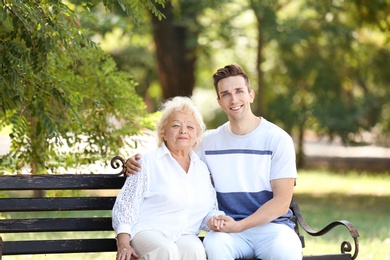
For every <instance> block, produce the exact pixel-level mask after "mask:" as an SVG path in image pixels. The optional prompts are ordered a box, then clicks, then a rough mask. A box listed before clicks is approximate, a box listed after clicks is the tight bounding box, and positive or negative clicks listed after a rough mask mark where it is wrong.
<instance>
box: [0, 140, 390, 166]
mask: <svg viewBox="0 0 390 260" xmlns="http://www.w3.org/2000/svg"><path fill="white" fill-rule="evenodd" d="M143 142H144V143H145V144H147V146H148V147H149V148H150V147H151V146H154V140H153V138H149V139H148V138H144V139H143ZM151 143H152V145H151ZM10 145H11V141H10V138H9V137H8V136H7V135H4V134H0V155H4V154H6V153H8V152H9V150H10ZM145 150H146V149H142V148H141V150H138V151H140V152H143V151H145ZM304 151H305V155H306V158H307V161H308V163H309V165H312V166H313V167H315V166H316V165H329V164H332V163H333V162H339V163H340V162H341V165H345V164H355V165H356V163H357V162H358V163H360V164H363V167H364V165H367V164H370V165H371V166H376V167H379V168H380V169H381V170H387V171H390V147H379V146H374V145H366V146H349V147H345V146H343V145H342V144H341V142H339V141H333V142H332V143H329V142H328V141H327V140H325V139H318V138H315V137H310V136H309V137H308V138H307V139H306V140H305V143H304ZM330 160H331V161H332V162H330ZM106 170H109V169H105V170H104V171H106Z"/></svg>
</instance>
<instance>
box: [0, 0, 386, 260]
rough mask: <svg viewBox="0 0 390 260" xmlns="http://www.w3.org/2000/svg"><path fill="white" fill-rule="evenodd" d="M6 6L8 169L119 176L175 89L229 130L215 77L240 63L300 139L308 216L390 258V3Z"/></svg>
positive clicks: (2, 99)
mask: <svg viewBox="0 0 390 260" xmlns="http://www.w3.org/2000/svg"><path fill="white" fill-rule="evenodd" d="M0 6H1V12H0V23H1V26H0V71H1V72H0V73H1V74H0V91H1V96H0V174H19V173H28V174H39V173H50V174H56V173H101V172H106V171H107V172H112V169H111V168H110V166H109V162H110V159H111V158H112V157H113V156H115V155H121V156H123V157H124V158H127V157H128V156H130V155H133V154H134V153H135V152H142V151H145V150H147V149H150V148H152V147H155V145H156V143H155V141H154V134H153V130H154V124H155V122H156V120H157V119H158V116H159V114H158V113H156V111H157V110H158V109H159V105H160V104H161V102H162V101H164V100H166V99H168V98H171V97H173V96H176V95H185V96H191V97H192V98H193V99H194V101H195V103H196V104H197V105H198V106H199V107H200V108H201V111H202V114H203V116H204V119H205V121H206V123H207V127H208V128H209V129H212V128H215V127H218V126H219V125H221V124H222V123H224V122H226V121H227V118H226V116H225V115H224V113H223V112H222V111H221V110H220V108H219V106H218V103H217V101H216V93H215V90H214V87H213V82H212V74H213V73H214V72H215V71H216V70H217V69H218V68H220V67H223V66H225V65H227V64H231V63H238V64H240V65H241V66H242V67H243V68H244V70H245V71H246V73H247V74H248V75H249V78H250V81H251V85H252V88H253V89H254V91H255V93H256V97H255V102H254V103H253V107H252V108H253V111H254V113H255V114H257V115H259V116H263V117H265V118H267V119H268V120H270V121H272V122H274V123H276V124H277V125H279V126H280V127H282V128H283V129H285V130H286V131H287V132H288V133H289V134H290V135H291V136H292V137H293V139H294V142H295V145H296V152H297V166H298V169H299V173H300V180H299V181H298V185H297V189H296V190H297V198H298V199H300V205H301V207H302V208H303V211H304V212H311V213H310V214H313V212H316V214H317V217H316V220H315V221H317V222H310V221H309V224H314V226H318V227H319V226H321V225H323V224H324V223H325V222H328V219H327V218H329V219H333V218H338V217H339V216H340V217H343V218H344V217H345V218H348V219H349V220H351V221H352V222H354V223H357V224H358V230H359V231H361V235H362V237H363V238H362V239H363V240H362V241H363V243H362V248H365V249H364V250H366V251H365V252H363V253H362V258H361V259H389V257H390V256H389V255H390V251H389V248H390V246H389V244H390V236H389V234H390V222H389V220H388V214H389V212H390V193H389V191H390V175H389V169H390V102H389V100H390V16H389V13H390V0H370V1H365V0H327V1H314V0H295V1H288V0H272V1H271V0H262V1H261V0H232V1H227V0H202V1H197V0H172V1H164V0H156V1H149V0H104V1H100V0H89V1H85V0H68V1H31V2H28V1H27V3H26V2H24V3H23V4H21V2H20V1H18V0H3V1H0ZM319 184H321V185H319ZM313 187H315V188H314V189H313ZM330 202H332V203H333V204H331V205H330ZM345 209H347V210H345ZM370 212H371V213H372V214H368V213H370ZM318 216H321V218H319V217H318ZM324 218H325V219H324ZM332 239H335V240H337V238H332ZM332 239H331V240H330V242H329V241H325V242H323V243H322V244H321V243H320V244H321V245H320V246H322V249H324V248H325V250H328V248H329V245H332V246H333V245H334V240H332ZM309 243H310V242H309ZM364 243H365V244H364ZM316 244H318V240H317V241H316V242H313V245H310V246H308V248H309V249H308V250H312V251H313V252H315V251H316V250H317V251H318V248H315V246H314V245H316ZM313 248H314V249H313ZM386 248H387V249H386ZM312 251H308V253H311V252H312ZM95 257H96V256H95ZM94 259H98V258H94Z"/></svg>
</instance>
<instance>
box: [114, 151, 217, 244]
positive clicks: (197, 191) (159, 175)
mask: <svg viewBox="0 0 390 260" xmlns="http://www.w3.org/2000/svg"><path fill="white" fill-rule="evenodd" d="M190 158H191V163H190V168H189V170H188V173H186V172H185V171H184V170H183V168H182V167H181V166H180V165H179V163H178V162H177V161H176V160H175V159H174V158H173V157H172V155H171V153H170V151H169V150H168V148H167V147H166V146H165V145H164V144H163V145H162V146H161V147H159V148H157V149H155V150H153V151H151V152H148V153H146V154H145V155H143V156H142V159H141V164H142V168H141V172H139V173H137V174H132V175H131V176H130V177H127V179H126V182H125V184H124V186H123V187H122V189H121V190H120V192H119V194H118V196H117V199H116V202H115V205H114V208H113V211H112V220H113V228H114V230H115V232H116V233H117V234H119V233H128V234H130V235H131V238H133V237H134V236H135V235H136V234H137V233H138V232H140V231H143V230H151V229H155V230H160V231H161V232H163V233H164V234H165V235H166V236H167V238H169V239H172V240H173V241H176V240H177V239H179V238H180V236H181V235H183V234H196V235H197V234H198V233H199V230H200V229H205V230H207V227H206V226H205V223H206V222H205V221H206V219H208V217H210V216H211V215H218V214H221V212H219V211H217V209H218V205H217V200H216V194H215V190H214V188H213V186H212V184H211V180H210V173H209V171H208V169H207V166H206V164H205V163H204V162H202V161H201V160H200V159H199V157H198V156H197V155H196V154H195V153H194V152H193V151H191V153H190ZM222 214H223V213H222ZM202 222H203V223H202Z"/></svg>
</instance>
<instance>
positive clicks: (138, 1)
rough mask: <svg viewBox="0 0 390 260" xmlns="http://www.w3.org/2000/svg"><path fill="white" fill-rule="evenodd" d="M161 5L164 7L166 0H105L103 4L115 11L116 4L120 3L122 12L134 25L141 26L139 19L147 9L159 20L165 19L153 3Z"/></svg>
mask: <svg viewBox="0 0 390 260" xmlns="http://www.w3.org/2000/svg"><path fill="white" fill-rule="evenodd" d="M153 2H155V3H156V4H159V5H161V6H162V7H164V5H165V2H166V1H165V0H155V1H150V0H116V1H115V0H103V4H104V5H105V6H106V7H107V8H109V9H111V10H112V9H113V8H114V6H115V4H116V3H119V5H120V6H121V8H122V10H123V11H125V12H126V14H127V15H128V16H129V17H130V18H131V19H132V20H133V22H134V23H136V24H139V22H140V20H139V17H140V16H141V14H142V13H143V10H145V9H147V10H149V11H151V12H152V14H153V15H155V16H156V17H157V18H158V19H159V20H162V19H163V18H165V16H164V14H163V13H162V12H161V11H160V10H159V9H158V7H157V6H156V5H155V4H154V3H153Z"/></svg>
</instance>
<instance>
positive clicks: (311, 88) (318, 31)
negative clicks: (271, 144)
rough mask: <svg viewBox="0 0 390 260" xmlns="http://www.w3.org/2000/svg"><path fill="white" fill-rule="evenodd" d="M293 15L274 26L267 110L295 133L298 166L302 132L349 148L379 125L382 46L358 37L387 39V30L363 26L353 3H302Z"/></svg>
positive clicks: (384, 45) (385, 51)
mask: <svg viewBox="0 0 390 260" xmlns="http://www.w3.org/2000/svg"><path fill="white" fill-rule="evenodd" d="M380 8H381V7H379V6H378V10H376V11H375V12H378V14H379V13H380V12H381V9H380ZM387 8H388V5H387ZM298 12H299V13H300V16H299V17H298V16H294V17H290V18H288V19H285V20H282V19H281V20H280V21H279V22H278V24H279V27H278V30H279V32H280V34H279V35H278V37H277V39H276V40H277V42H278V53H279V54H280V55H279V56H278V59H279V61H278V67H279V68H280V69H275V70H274V71H273V72H272V73H270V76H271V77H270V80H272V82H273V87H274V90H275V92H276V95H275V97H274V99H273V100H272V101H271V102H270V104H269V106H270V110H269V111H270V113H271V115H272V117H273V118H275V119H277V121H278V122H279V123H280V124H281V125H283V126H284V127H285V128H286V129H290V130H293V129H296V130H297V132H298V137H299V142H298V143H299V147H300V149H299V150H298V152H299V154H298V162H299V165H303V164H304V162H303V155H304V151H303V147H302V143H303V137H304V132H305V130H307V129H309V128H311V129H313V130H315V131H316V132H317V133H318V134H319V135H321V136H328V137H330V138H331V139H333V138H334V137H336V136H339V137H340V138H341V140H342V141H343V142H344V143H345V144H351V143H354V142H355V141H356V140H358V139H359V138H358V136H359V134H360V133H361V132H363V131H369V130H371V129H372V128H373V127H374V126H376V125H377V124H378V123H380V120H381V111H382V110H383V108H384V106H385V99H384V95H383V94H384V93H385V92H386V90H385V88H386V86H388V85H389V83H390V81H388V77H386V76H384V75H385V74H387V73H386V72H385V70H386V69H385V67H382V66H383V65H384V64H385V63H387V66H388V60H389V55H390V53H389V51H388V50H389V49H388V47H389V46H388V41H387V43H386V41H383V42H382V44H375V39H367V38H366V37H365V36H364V34H365V32H367V31H370V32H371V33H372V34H373V35H377V36H378V34H380V35H381V37H383V36H385V37H388V33H389V31H388V30H387V31H382V32H380V33H379V30H378V27H377V26H367V24H365V23H364V22H362V20H363V21H364V20H365V19H366V18H365V17H362V16H360V15H359V14H358V12H356V5H355V4H354V3H351V2H348V1H346V2H338V3H337V4H336V3H330V2H316V1H305V3H304V4H303V5H302V6H300V8H298ZM370 24H371V25H372V23H370ZM386 35H387V36H386ZM384 60H387V62H384ZM380 61H382V62H380ZM379 64H380V65H379ZM375 75H378V76H379V75H382V76H379V77H375ZM386 78H387V79H386ZM387 92H388V91H387ZM382 122H384V121H383V119H382Z"/></svg>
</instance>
